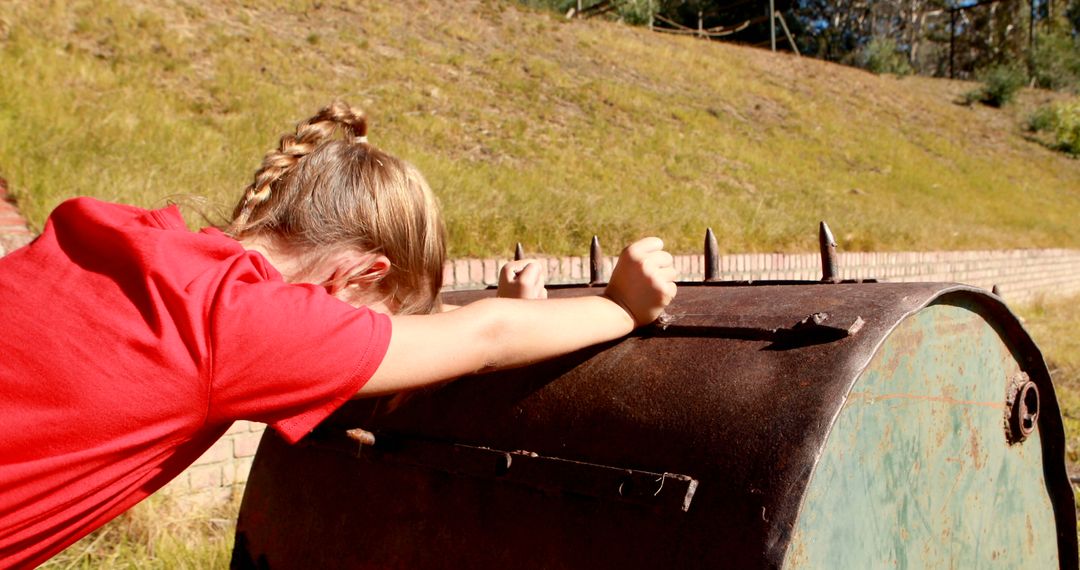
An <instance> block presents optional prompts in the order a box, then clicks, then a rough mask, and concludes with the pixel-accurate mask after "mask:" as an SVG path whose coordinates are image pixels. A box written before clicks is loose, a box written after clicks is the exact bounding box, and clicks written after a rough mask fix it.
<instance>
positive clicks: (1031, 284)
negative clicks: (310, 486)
mask: <svg viewBox="0 0 1080 570" xmlns="http://www.w3.org/2000/svg"><path fill="white" fill-rule="evenodd" d="M32 237H33V236H32V234H31V232H30V231H29V230H28V229H27V226H26V223H25V222H24V221H23V219H22V218H21V217H20V216H19V214H18V212H17V210H16V209H15V207H14V205H13V204H12V203H11V202H10V200H8V197H7V192H6V187H5V185H4V183H3V179H0V256H3V255H5V254H6V253H9V252H10V251H12V250H14V249H15V248H17V247H20V246H22V245H24V244H26V243H28V242H29V241H30V239H32ZM539 261H540V262H541V263H543V264H544V267H545V269H546V271H547V279H548V282H549V283H556V284H557V283H581V282H584V281H586V280H587V279H588V267H589V260H588V258H584V257H551V258H544V259H540V260H539ZM503 263H505V260H503V259H457V260H453V261H451V262H449V263H447V265H446V270H445V272H444V281H443V286H444V288H445V289H446V290H456V289H474V288H481V287H486V286H488V285H493V284H495V283H496V281H497V275H498V268H499V267H501V265H502V264H503ZM614 263H615V258H613V257H608V258H605V259H604V263H603V265H604V275H605V276H607V275H610V272H611V268H612V266H613V265H614ZM675 265H676V267H677V268H678V270H679V272H680V279H681V280H684V281H694V280H700V279H702V278H703V277H704V267H705V261H704V257H703V256H700V255H679V256H676V257H675ZM838 265H839V268H840V274H841V276H842V277H843V278H845V279H867V278H877V279H880V280H885V281H951V282H958V283H967V284H970V285H974V286H977V287H982V288H985V289H990V288H991V287H993V286H994V285H997V286H998V288H999V290H1000V291H1001V294H1002V295H1003V296H1004V297H1005V299H1006V300H1007V301H1008V302H1009V303H1012V304H1022V303H1026V302H1030V301H1032V300H1034V299H1036V298H1038V297H1039V296H1047V297H1054V296H1067V295H1076V294H1080V250H1067V249H1039V250H1007V251H962V252H894V253H841V254H840V255H839V259H838ZM820 277H821V262H820V258H819V257H818V255H817V254H816V253H805V254H768V253H751V254H731V255H723V256H721V257H720V278H721V279H723V280H744V281H745V280H754V281H757V280H764V279H796V280H817V279H820ZM263 427H264V426H263V425H262V424H257V423H253V422H237V423H236V424H235V425H233V426H232V428H230V429H229V431H228V432H227V433H226V434H225V435H224V436H223V437H222V438H221V439H220V440H219V441H218V442H217V443H215V444H214V446H213V447H211V448H210V449H209V450H207V451H206V453H204V454H203V455H202V457H200V458H199V459H198V460H197V461H195V463H194V464H193V465H192V466H191V467H190V468H188V470H187V471H185V472H184V473H182V474H181V475H180V476H179V477H177V478H176V479H175V480H174V481H173V482H171V483H170V484H169V485H168V486H166V487H165V489H164V490H163V491H164V492H166V493H173V494H176V495H182V496H183V497H185V500H190V501H191V502H192V503H202V502H204V501H206V500H223V499H228V498H235V497H236V496H237V495H238V493H240V492H241V491H242V490H243V484H244V482H246V481H247V475H248V471H249V470H250V468H251V462H252V459H253V457H254V455H255V450H256V447H257V446H258V443H259V438H260V437H261V436H262V432H263Z"/></svg>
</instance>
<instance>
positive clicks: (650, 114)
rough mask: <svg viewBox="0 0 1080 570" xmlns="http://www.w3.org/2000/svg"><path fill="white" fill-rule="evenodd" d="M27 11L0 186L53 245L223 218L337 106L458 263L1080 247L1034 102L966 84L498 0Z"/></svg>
mask: <svg viewBox="0 0 1080 570" xmlns="http://www.w3.org/2000/svg"><path fill="white" fill-rule="evenodd" d="M36 4H37V3H25V2H19V1H12V0H0V75H2V76H3V80H2V81H0V175H3V176H5V177H7V178H8V179H9V181H10V182H11V186H12V188H13V189H14V191H15V192H16V194H17V195H18V197H19V199H20V201H21V205H22V207H23V208H24V210H25V212H26V213H27V215H28V216H29V217H30V220H31V222H32V223H33V224H37V225H39V226H40V224H41V223H42V222H43V220H44V217H45V216H46V215H47V212H48V211H49V210H50V209H51V208H52V207H53V206H54V205H55V204H56V203H58V202H59V201H60V200H62V199H64V198H66V197H69V196H72V195H76V194H91V195H96V196H100V197H103V198H107V199H114V200H121V201H129V202H134V203H139V204H144V205H160V204H161V203H162V202H163V200H164V199H166V198H170V197H171V198H173V199H176V198H177V197H180V199H181V201H182V202H185V203H188V204H193V205H194V208H192V210H191V211H194V210H202V211H205V212H208V213H210V214H211V215H213V214H215V213H219V212H225V211H228V210H229V209H230V208H231V205H232V202H233V200H235V198H236V197H238V196H239V193H240V190H241V189H242V188H243V186H244V185H245V184H246V183H247V181H248V179H249V177H250V175H251V173H252V172H253V171H254V169H255V167H256V166H257V165H258V163H259V161H260V159H261V156H262V153H263V151H265V150H266V149H267V148H270V147H271V146H272V145H273V144H274V143H275V142H276V140H277V136H278V135H279V134H281V133H282V132H284V131H285V130H287V129H288V128H290V127H291V126H292V125H293V124H294V123H295V122H296V121H298V120H300V119H302V118H304V117H306V116H308V115H310V114H311V113H313V112H314V111H315V110H316V109H317V108H318V107H319V106H321V105H323V104H325V103H326V102H328V101H329V100H331V99H333V98H335V97H342V98H345V99H346V100H348V101H350V102H352V103H353V104H354V105H360V106H363V107H364V108H366V109H367V110H368V111H369V115H370V116H371V120H372V128H371V138H372V141H373V143H374V144H376V145H378V146H380V147H383V148H384V149H386V150H389V151H391V152H393V153H396V154H399V155H401V156H403V157H405V158H407V159H409V160H411V161H413V162H414V163H416V164H417V165H418V166H419V167H420V168H421V170H422V171H424V172H425V174H426V175H427V177H428V179H429V180H430V182H431V183H432V186H433V187H434V188H435V190H436V192H437V193H438V194H439V195H440V197H441V200H442V202H443V206H444V210H445V213H446V215H447V219H448V225H449V228H450V233H451V246H452V247H451V254H452V255H455V256H461V255H487V254H506V253H508V252H509V251H510V248H511V247H512V246H513V243H514V242H515V241H522V242H524V243H525V245H526V248H527V249H529V250H531V251H538V252H545V253H576V254H581V253H584V252H585V251H586V248H587V243H588V238H589V237H590V236H592V235H593V234H594V233H597V234H599V235H600V236H601V239H602V240H603V241H604V243H605V244H607V245H609V247H614V245H615V244H618V243H622V242H625V241H626V240H628V239H632V238H634V237H637V236H640V235H642V234H645V233H654V232H655V233H658V234H659V235H661V236H664V237H665V238H666V239H667V240H668V242H669V245H670V246H671V247H672V248H673V249H674V250H677V251H695V250H697V249H698V248H699V247H700V246H699V244H700V243H701V240H702V236H703V233H704V228H705V227H706V226H712V227H713V228H714V229H715V230H716V231H717V235H718V236H720V238H721V242H722V246H721V247H722V248H723V249H725V250H728V251H752V250H757V251H771V250H777V251H795V250H808V249H812V248H813V247H814V246H815V243H816V242H815V233H814V232H815V226H816V222H817V220H819V219H827V220H829V221H830V223H831V224H832V225H833V227H834V228H835V229H836V230H837V233H838V236H837V237H838V238H839V239H840V241H841V247H842V248H846V249H876V250H890V249H891V250H899V249H912V248H917V249H973V248H1005V247H1047V246H1062V247H1080V224H1077V223H1076V220H1077V219H1080V216H1078V214H1080V161H1077V160H1072V159H1069V158H1067V157H1065V156H1064V155H1061V154H1059V153H1055V152H1052V151H1049V150H1047V149H1045V148H1044V147H1042V146H1040V145H1038V144H1037V143H1034V142H1030V141H1028V140H1025V138H1024V137H1023V133H1022V129H1021V126H1020V125H1021V123H1022V120H1023V117H1024V114H1025V112H1026V110H1028V109H1030V108H1031V107H1032V106H1033V105H1034V104H1036V103H1038V102H1040V101H1042V100H1044V99H1047V98H1049V97H1051V95H1048V94H1045V93H1038V92H1029V93H1025V94H1024V95H1023V96H1022V102H1021V104H1020V106H1018V107H1016V108H1010V109H1006V110H1003V111H1002V110H993V109H989V108H984V107H979V106H975V107H964V106H959V105H957V104H955V103H954V101H955V100H956V99H957V98H958V97H959V96H960V95H961V94H962V93H964V92H965V91H967V90H969V89H971V88H972V85H971V84H964V83H959V82H949V81H944V80H933V79H926V78H903V79H897V78H893V77H887V76H886V77H878V76H874V75H870V74H867V73H865V72H862V71H860V70H856V69H851V68H845V67H841V66H836V65H832V64H828V63H824V62H821V61H815V60H811V59H808V58H802V59H798V58H795V57H793V56H790V55H784V54H772V53H769V52H765V51H760V50H754V49H749V48H743V47H738V46H733V45H727V44H718V43H708V42H702V41H699V40H692V39H687V38H675V37H669V36H661V35H659V34H652V33H649V32H648V31H647V30H644V29H641V28H630V27H626V26H621V25H617V24H611V23H605V22H591V21H586V22H582V21H573V22H566V21H563V20H562V19H560V18H559V17H557V16H555V15H550V14H544V13H538V12H533V11H529V10H527V9H523V8H520V7H519V6H518V5H517V4H515V3H512V2H497V1H494V0H486V1H479V0H477V1H462V2H452V3H443V2H434V1H430V0H428V1H426V2H425V1H420V0H411V1H401V2H387V3H378V4H375V5H369V4H373V3H362V2H335V1H303V0H279V1H278V2H274V3H273V6H264V4H269V3H261V2H247V3H246V4H247V5H246V6H237V5H235V4H234V3H230V2H224V1H221V0H206V1H196V0H172V1H170V2H161V3H159V2H149V1H147V0H102V1H100V2H76V1H72V2H57V3H54V5H52V6H49V7H42V6H38V5H36ZM198 196H204V197H206V199H207V200H206V201H205V202H200V201H199V200H197V199H196V198H194V197H198ZM189 218H191V219H194V218H195V216H194V215H191V214H190V213H189ZM196 222H197V220H196Z"/></svg>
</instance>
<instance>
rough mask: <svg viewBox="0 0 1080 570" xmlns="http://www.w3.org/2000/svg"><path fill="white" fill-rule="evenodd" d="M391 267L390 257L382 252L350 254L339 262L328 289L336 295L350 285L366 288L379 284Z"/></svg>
mask: <svg viewBox="0 0 1080 570" xmlns="http://www.w3.org/2000/svg"><path fill="white" fill-rule="evenodd" d="M390 267H391V266H390V259H389V258H387V257H386V256H385V255H382V254H371V253H366V254H360V255H357V256H350V257H349V258H348V259H346V260H343V261H342V262H341V263H340V264H338V266H337V268H336V269H335V270H334V275H333V277H332V278H331V279H330V281H329V282H328V283H327V289H329V292H330V294H331V295H336V294H337V293H338V292H340V291H341V290H342V289H344V288H346V287H349V286H350V285H356V286H359V287H364V288H367V287H370V286H372V285H377V284H378V283H379V282H380V281H382V280H383V278H385V277H386V275H387V274H388V273H390Z"/></svg>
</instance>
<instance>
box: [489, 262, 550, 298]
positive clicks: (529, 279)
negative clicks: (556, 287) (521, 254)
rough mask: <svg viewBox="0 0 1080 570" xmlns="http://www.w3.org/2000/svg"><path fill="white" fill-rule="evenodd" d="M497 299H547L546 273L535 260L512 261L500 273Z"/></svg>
mask: <svg viewBox="0 0 1080 570" xmlns="http://www.w3.org/2000/svg"><path fill="white" fill-rule="evenodd" d="M496 296H497V297H506V298H510V299H547V289H545V288H544V271H543V269H541V266H540V262H538V261H536V260H533V259H522V260H519V261H511V262H509V263H507V264H506V265H504V266H503V267H502V271H500V272H499V292H498V293H497V294H496Z"/></svg>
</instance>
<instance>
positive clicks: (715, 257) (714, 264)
mask: <svg viewBox="0 0 1080 570" xmlns="http://www.w3.org/2000/svg"><path fill="white" fill-rule="evenodd" d="M717 249H719V246H717V245H716V234H714V233H713V231H712V228H707V229H706V230H705V281H717V280H719V279H720V254H719V253H717Z"/></svg>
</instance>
